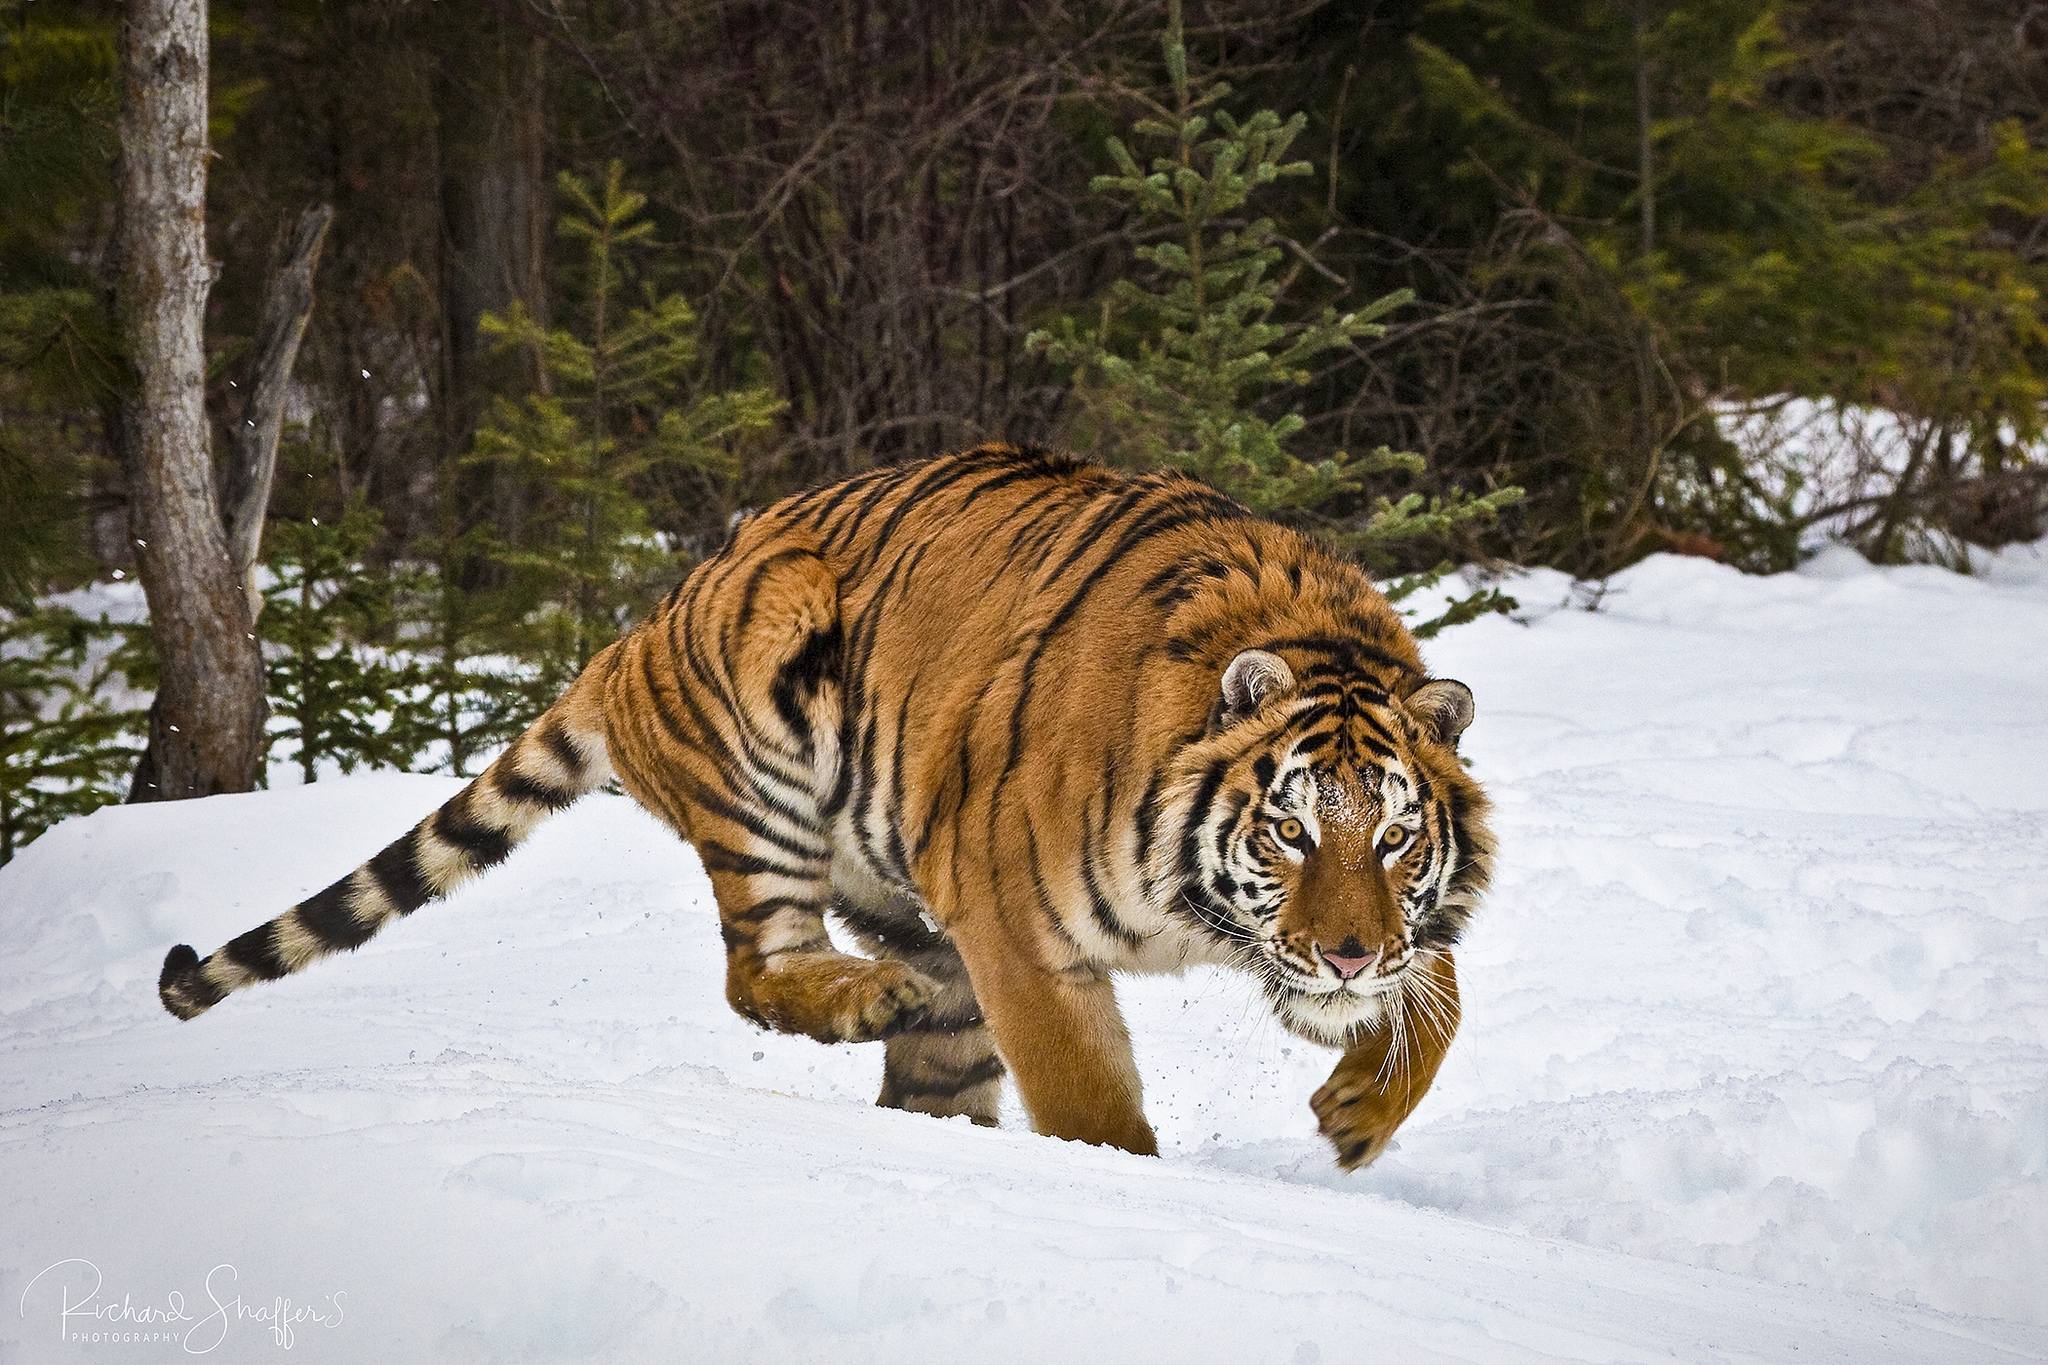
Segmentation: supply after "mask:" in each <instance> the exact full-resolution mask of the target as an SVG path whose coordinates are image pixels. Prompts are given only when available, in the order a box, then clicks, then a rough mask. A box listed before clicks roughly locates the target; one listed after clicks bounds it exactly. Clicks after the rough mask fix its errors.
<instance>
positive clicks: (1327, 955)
mask: <svg viewBox="0 0 2048 1365" xmlns="http://www.w3.org/2000/svg"><path fill="white" fill-rule="evenodd" d="M1318 946H1319V947H1320V945H1318ZM1337 946H1338V948H1339V949H1340V951H1338V952H1334V953H1333V952H1331V951H1330V950H1329V949H1328V948H1323V949H1322V954H1323V961H1325V962H1327V963H1329V964H1330V965H1331V966H1332V967H1335V968H1336V969H1337V975H1338V976H1341V977H1343V978H1344V979H1345V980H1346V981H1349V980H1350V979H1351V978H1352V977H1354V976H1357V975H1358V974H1359V973H1360V972H1362V971H1364V970H1365V969H1366V968H1367V967H1370V966H1371V965H1372V964H1373V963H1374V962H1376V961H1378V960H1379V954H1378V953H1377V952H1370V951H1367V950H1366V948H1365V947H1364V946H1363V945H1361V944H1360V943H1359V941H1358V940H1357V939H1356V938H1355V937H1354V938H1347V939H1345V940H1344V941H1343V942H1342V943H1340V944H1339V945H1337Z"/></svg>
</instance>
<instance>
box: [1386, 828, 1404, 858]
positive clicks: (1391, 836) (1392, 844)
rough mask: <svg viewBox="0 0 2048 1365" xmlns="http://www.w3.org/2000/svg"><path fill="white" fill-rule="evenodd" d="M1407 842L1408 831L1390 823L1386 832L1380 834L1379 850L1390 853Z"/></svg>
mask: <svg viewBox="0 0 2048 1365" xmlns="http://www.w3.org/2000/svg"><path fill="white" fill-rule="evenodd" d="M1407 842H1408V831H1407V830H1405V829H1402V828H1401V827H1400V826H1399V825H1391V826H1389V827H1388V829H1387V832H1386V833H1385V834H1382V835H1381V836H1380V852H1382V853H1392V852H1393V851H1394V850H1395V849H1397V848H1399V847H1401V846H1402V845H1403V844H1405V843H1407Z"/></svg>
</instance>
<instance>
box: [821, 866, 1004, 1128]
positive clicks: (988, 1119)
mask: <svg viewBox="0 0 2048 1365" xmlns="http://www.w3.org/2000/svg"><path fill="white" fill-rule="evenodd" d="M833 909H834V912H835V913H836V914H837V915H838V916H839V919H840V922H841V923H843V924H845V925H846V927H847V928H848V929H849V930H850V931H851V932H852V933H853V936H854V938H855V939H857V940H858V941H859V943H860V945H861V946H862V947H863V948H865V949H867V950H868V951H869V952H871V953H874V954H876V955H878V956H880V957H883V958H887V959H893V960H895V961H898V962H902V963H904V964H905V965H907V966H909V967H911V968H912V969H914V970H915V971H916V972H917V973H918V975H920V976H922V977H923V978H924V979H926V980H927V981H930V982H931V983H932V985H933V987H934V990H933V993H932V998H931V1003H930V1005H929V1006H928V1007H927V1010H926V1012H925V1015H924V1017H923V1018H922V1019H920V1020H918V1021H916V1022H915V1023H912V1024H909V1025H906V1027H905V1028H904V1029H903V1031H902V1032H900V1033H898V1034H896V1035H895V1036H894V1037H892V1038H890V1039H889V1040H888V1042H887V1043H886V1044H885V1045H884V1046H885V1048H886V1054H885V1057H884V1060H883V1064H882V1093H881V1095H880V1096H879V1097H878V1098H877V1099H876V1100H875V1103H876V1104H878V1105H880V1106H881V1107H882V1108H884V1109H903V1110H907V1111H909V1112H910V1113H913V1114H931V1115H934V1116H936V1117H939V1118H952V1117H954V1116H955V1115H958V1114H965V1115H966V1116H967V1117H968V1118H970V1119H972V1120H973V1121H974V1122H975V1123H977V1124H980V1125H981V1126H982V1127H985V1128H993V1127H995V1126H996V1107H997V1105H998V1103H999V1102H1000V1101H1001V1099H1002V1093H1003V1061H1002V1058H1001V1057H999V1056H997V1055H996V1040H995V1035H994V1034H993V1033H991V1032H989V1028H988V1024H987V1023H986V1022H985V1021H984V1020H983V1019H982V1017H981V1005H980V1003H979V1002H978V1001H976V1000H975V998H974V986H973V983H972V982H970V981H969V980H968V979H967V964H966V963H965V962H963V961H961V959H960V953H959V950H958V949H956V948H955V947H954V946H953V944H952V942H951V941H950V940H949V939H947V938H946V937H945V936H944V935H943V934H940V933H937V932H935V931H934V930H932V929H931V928H930V927H929V926H928V925H927V924H926V923H925V921H924V918H923V916H922V915H921V914H920V913H919V910H918V908H917V907H916V906H915V905H913V904H912V903H911V902H909V901H907V900H900V899H899V900H894V901H891V902H890V903H889V904H888V905H886V906H884V907H882V908H881V909H879V910H871V909H866V908H863V907H859V906H854V905H851V904H848V903H847V902H845V901H839V902H837V903H836V904H835V905H834V906H833Z"/></svg>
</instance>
